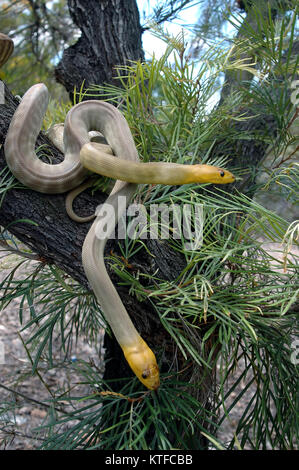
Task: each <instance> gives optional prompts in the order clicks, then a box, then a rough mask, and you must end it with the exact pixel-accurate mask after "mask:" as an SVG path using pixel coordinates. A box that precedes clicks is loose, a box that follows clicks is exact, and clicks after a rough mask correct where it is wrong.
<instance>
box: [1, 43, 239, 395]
mask: <svg viewBox="0 0 299 470" xmlns="http://www.w3.org/2000/svg"><path fill="white" fill-rule="evenodd" d="M1 46H2V53H1V54H0V57H1V58H2V64H3V63H4V62H3V60H4V59H5V61H6V60H7V59H8V57H9V55H10V54H11V53H12V49H11V43H10V40H9V38H8V39H5V38H3V35H2V36H1V37H0V50H1ZM48 99H49V97H48V89H47V87H46V85H45V84H43V83H38V84H35V85H33V86H31V87H30V88H29V90H28V91H27V92H26V93H25V94H24V96H23V98H22V100H21V102H20V104H19V105H18V107H17V109H16V111H15V113H14V115H13V117H12V120H11V122H10V125H9V129H8V132H7V135H6V139H5V143H4V153H5V158H6V162H7V165H8V167H9V168H10V170H11V172H12V173H13V174H14V176H15V177H16V178H17V179H18V180H19V181H20V182H21V183H23V184H24V185H25V186H27V187H29V188H31V189H33V190H35V191H38V192H41V193H48V194H51V193H52V194H54V193H56V194H58V193H66V192H68V191H76V190H77V189H76V188H78V187H79V186H80V185H82V184H84V181H85V180H86V178H87V177H88V175H90V172H93V173H96V174H100V175H103V176H108V177H110V178H113V179H114V180H116V181H115V184H114V186H113V188H112V190H111V192H110V194H109V195H108V197H107V199H106V202H105V204H104V205H102V206H100V208H99V209H98V211H97V213H96V217H95V220H94V221H93V223H92V225H91V227H90V228H89V230H88V233H87V235H86V238H85V240H84V242H83V247H82V264H83V267H84V271H85V274H86V277H87V279H88V282H89V284H90V286H91V288H92V290H93V292H94V294H95V296H96V299H97V301H98V303H99V304H100V307H101V310H102V312H103V314H104V317H105V319H106V321H107V323H108V324H109V325H110V327H111V330H112V332H113V334H114V336H115V338H116V340H117V342H118V343H119V345H120V347H121V349H122V351H123V354H124V356H125V359H126V361H127V363H128V364H129V366H130V367H131V369H132V371H133V372H134V374H135V375H136V376H137V378H138V379H139V380H140V382H142V384H143V385H144V386H145V387H146V388H147V389H149V390H157V389H158V387H159V386H160V373H159V367H158V363H157V360H156V356H155V354H154V352H153V351H152V350H151V349H150V347H149V346H148V344H147V343H146V342H145V341H144V339H143V338H142V337H141V336H140V334H139V333H138V331H137V330H136V328H135V326H134V325H133V322H132V320H131V319H130V317H129V315H128V313H127V311H126V308H125V306H124V305H123V302H122V301H121V299H120V297H119V295H118V293H117V290H116V288H115V287H114V285H113V283H112V281H111V279H110V276H109V275H108V272H107V269H106V266H105V262H104V249H105V246H106V242H107V240H108V238H109V236H110V235H111V233H112V231H113V230H114V227H115V225H116V224H117V223H118V221H119V219H120V217H121V215H122V214H123V213H124V211H125V210H126V207H127V206H128V204H129V203H130V201H131V200H132V198H133V196H134V193H135V192H136V188H137V186H138V184H163V185H182V184H189V183H216V184H226V183H232V182H233V181H234V180H235V177H234V175H233V174H232V173H231V172H230V171H228V170H225V169H223V168H219V167H217V166H214V165H207V164H194V165H189V164H179V163H172V162H163V161H161V162H147V163H144V162H141V161H140V159H139V155H138V152H137V149H136V146H135V142H134V139H133V136H132V133H131V130H130V127H129V125H128V122H127V121H126V119H125V117H124V115H123V114H122V113H121V112H120V110H119V109H117V108H116V107H115V106H113V105H111V104H109V103H107V102H105V101H100V100H89V101H82V102H80V103H78V104H76V105H75V106H73V107H72V108H71V109H70V111H69V112H68V113H67V116H66V119H65V122H64V128H63V147H64V160H63V161H62V162H61V163H58V164H55V165H51V164H49V163H44V162H43V161H41V160H40V159H39V158H38V157H37V155H36V151H35V144H36V139H37V136H38V134H39V132H40V129H41V126H42V122H43V118H44V114H45V112H46V110H47V106H48ZM90 131H97V132H100V133H101V134H102V135H103V136H104V138H105V139H106V142H107V145H103V144H101V143H99V142H92V141H91V140H90V134H89V133H90ZM101 207H102V209H101ZM105 207H110V208H112V209H113V211H114V214H116V217H115V220H113V223H111V224H110V226H109V228H107V220H106V218H105ZM108 225H109V224H108ZM99 234H104V235H103V236H99Z"/></svg>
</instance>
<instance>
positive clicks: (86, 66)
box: [55, 0, 144, 98]
mask: <svg viewBox="0 0 299 470" xmlns="http://www.w3.org/2000/svg"><path fill="white" fill-rule="evenodd" d="M68 5H69V11H70V14H71V17H72V19H73V21H74V23H75V24H76V25H77V26H78V27H79V28H80V30H81V32H82V34H81V37H80V38H79V39H78V40H77V42H76V43H75V44H74V45H72V46H70V47H69V48H68V49H66V50H65V51H64V53H63V57H62V60H61V61H60V62H59V64H58V65H57V67H56V69H55V77H56V80H57V81H58V82H59V83H61V84H62V85H64V86H65V88H66V90H67V91H68V92H69V94H70V96H71V98H72V94H73V91H74V87H76V89H77V90H78V89H80V88H81V85H82V83H83V82H84V88H87V87H88V86H89V85H92V84H103V83H114V84H115V79H114V78H115V77H116V76H117V71H116V68H115V67H116V66H117V65H125V64H127V63H128V61H136V60H139V59H141V60H142V59H143V57H144V56H143V50H142V42H141V34H142V30H141V26H140V22H139V12H138V9H137V5H136V1H135V0H109V1H108V0H100V1H99V0H88V1H86V0H84V1H82V0H68Z"/></svg>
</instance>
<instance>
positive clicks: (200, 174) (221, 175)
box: [186, 165, 236, 184]
mask: <svg viewBox="0 0 299 470" xmlns="http://www.w3.org/2000/svg"><path fill="white" fill-rule="evenodd" d="M190 168H191V170H192V171H191V172H190V176H188V178H187V179H188V181H186V182H187V183H212V184H227V183H233V182H234V181H235V179H236V178H235V176H234V175H233V174H232V173H231V172H230V171H228V170H224V169H223V168H219V167H218V166H214V165H191V166H190Z"/></svg>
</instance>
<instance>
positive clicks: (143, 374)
mask: <svg viewBox="0 0 299 470" xmlns="http://www.w3.org/2000/svg"><path fill="white" fill-rule="evenodd" d="M148 376H149V373H148V372H146V371H145V372H142V375H141V377H142V378H143V379H147V378H148Z"/></svg>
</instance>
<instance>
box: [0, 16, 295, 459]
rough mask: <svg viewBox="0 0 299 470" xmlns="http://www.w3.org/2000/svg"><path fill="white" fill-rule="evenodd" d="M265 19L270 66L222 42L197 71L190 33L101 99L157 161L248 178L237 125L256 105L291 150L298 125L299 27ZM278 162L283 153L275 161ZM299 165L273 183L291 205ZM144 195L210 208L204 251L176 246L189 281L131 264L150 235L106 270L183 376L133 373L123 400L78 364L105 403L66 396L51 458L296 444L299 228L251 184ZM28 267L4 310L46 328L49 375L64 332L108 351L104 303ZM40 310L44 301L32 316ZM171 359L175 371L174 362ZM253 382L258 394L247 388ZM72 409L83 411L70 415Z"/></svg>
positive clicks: (129, 243)
mask: <svg viewBox="0 0 299 470" xmlns="http://www.w3.org/2000/svg"><path fill="white" fill-rule="evenodd" d="M263 22H266V24H263V28H260V29H259V28H257V31H251V30H250V31H249V33H248V34H249V35H252V36H253V37H254V40H253V41H252V43H254V45H255V46H254V47H256V46H257V45H261V44H262V45H263V47H260V50H259V68H258V69H257V68H256V67H255V66H254V65H253V64H251V65H249V64H248V61H244V60H240V59H238V58H236V56H235V51H236V49H237V47H238V45H234V46H233V47H234V49H231V51H230V55H229V57H228V56H227V54H226V53H224V52H223V50H222V48H221V46H215V47H214V48H212V49H209V50H208V51H206V52H205V54H203V55H202V56H201V58H200V61H199V63H198V64H191V63H190V56H189V55H188V52H187V48H186V44H185V42H184V36H183V35H180V36H178V37H176V38H172V39H171V41H169V39H170V38H169V36H167V35H165V40H166V41H167V43H169V42H170V44H169V46H168V48H167V50H166V52H165V54H164V56H163V57H162V58H161V59H159V60H157V59H155V58H153V60H152V61H151V62H148V63H132V64H130V65H129V66H128V67H126V68H125V71H126V74H125V75H124V74H123V72H124V69H123V68H122V70H121V72H122V73H121V74H120V76H119V82H118V84H117V85H115V86H109V87H103V86H102V87H96V86H95V87H93V88H92V89H90V90H89V91H88V94H89V95H90V96H96V97H101V98H102V99H105V100H107V101H110V102H113V103H115V104H116V103H117V104H121V107H122V111H123V113H124V114H125V116H126V118H127V120H128V122H129V124H130V127H131V130H132V133H133V136H134V139H135V142H136V146H137V149H138V152H139V155H140V157H141V158H142V160H143V161H159V160H162V159H163V160H165V161H172V162H178V163H182V162H183V163H198V162H204V163H212V164H216V165H221V166H226V167H228V168H229V169H231V170H232V171H233V172H234V173H236V175H237V176H238V179H239V180H240V179H241V177H242V175H243V174H244V168H243V169H242V168H240V167H239V165H238V154H237V151H236V150H235V149H236V143H237V142H238V140H241V139H242V140H246V139H247V140H248V141H250V140H254V139H255V138H256V137H257V134H256V133H251V132H250V131H246V130H244V132H243V133H242V135H240V132H239V131H238V130H237V129H236V128H235V123H236V122H237V123H239V122H242V121H245V120H246V119H247V118H249V116H250V114H249V113H247V111H244V104H246V107H247V108H248V109H249V110H250V111H252V114H253V115H254V113H255V112H256V113H257V112H258V110H259V109H260V105H261V104H262V105H263V106H265V109H266V113H267V114H268V115H271V116H274V117H275V123H276V130H277V132H276V135H275V145H276V146H277V147H278V148H282V147H286V146H288V145H289V144H290V143H292V144H293V141H291V140H290V139H289V138H288V124H289V123H290V121H291V120H292V118H293V117H294V114H295V110H294V106H292V104H291V103H290V100H289V97H288V87H287V86H286V85H285V84H284V83H283V80H282V79H281V77H282V76H283V79H289V77H292V78H293V77H294V75H295V69H296V67H297V62H296V60H293V57H292V55H291V54H289V55H287V62H286V61H285V60H284V57H285V56H284V54H283V51H285V50H286V47H285V45H284V44H285V41H286V39H288V47H289V48H290V50H291V47H292V41H293V39H294V35H293V33H292V31H294V28H295V26H294V23H292V24H291V27H290V28H288V27H287V26H286V24H287V23H283V22H280V26H281V31H282V32H281V34H280V35H278V36H277V35H276V33H275V32H276V31H277V24H276V23H275V22H274V21H273V20H272V18H271V17H269V18H268V19H267V18H266V19H263ZM288 24H289V23H288ZM265 31H268V36H267V37H266V38H265V36H264V33H265ZM274 33H275V34H274ZM275 54H276V55H275ZM274 56H275V57H274ZM170 57H171V58H172V63H170ZM271 57H273V61H272V63H271V60H270V59H271ZM230 58H232V60H229V59H230ZM274 59H275V60H274ZM273 64H274V65H273ZM195 65H196V66H195ZM245 69H246V70H247V71H248V70H249V71H250V72H251V73H252V75H254V76H255V83H254V84H252V85H251V86H250V87H247V88H246V89H245V88H244V89H242V88H240V90H239V92H238V93H234V94H232V96H230V97H229V98H228V100H227V102H225V103H224V104H223V105H222V106H221V107H216V106H214V103H213V102H212V101H211V100H212V99H213V98H214V95H215V93H217V91H218V89H219V76H220V75H221V74H222V73H225V72H226V71H227V70H234V71H240V70H241V71H242V70H245ZM270 73H271V74H272V75H273V76H274V78H275V79H276V78H277V77H276V75H277V76H279V80H278V82H277V83H278V85H277V88H275V86H274V83H275V81H270V79H269V77H268V76H267V75H268V74H270ZM283 74H285V75H283ZM118 85H121V86H118ZM272 85H273V86H272ZM78 94H79V95H80V93H78ZM80 98H82V96H81V97H80ZM250 118H251V119H252V115H251V116H250ZM57 120H58V121H60V120H61V117H60V116H59V118H58V119H57ZM258 138H259V139H260V140H261V142H264V143H270V142H271V138H272V137H271V136H270V135H269V134H268V133H267V129H263V130H262V132H260V134H259V135H258ZM215 140H219V141H223V142H224V144H223V149H224V151H223V152H221V153H214V152H213V148H214V145H215ZM227 149H231V150H232V153H230V152H228V151H227ZM234 152H235V153H234ZM279 155H280V154H279V152H277V153H276V154H275V155H274V157H273V158H274V165H275V164H276V163H277V160H279ZM245 170H246V169H245ZM297 170H298V168H297V167H296V165H293V164H291V163H290V165H287V168H286V167H284V168H282V169H281V168H278V169H276V170H275V168H273V169H272V171H269V178H270V179H269V183H270V181H271V182H273V181H277V182H279V183H280V184H281V185H282V186H283V190H284V192H285V194H286V197H290V198H293V197H294V194H295V192H296V185H297V184H298V183H297V181H298V180H297V177H298V174H297ZM254 184H255V182H254ZM249 192H250V191H249ZM136 199H137V200H138V201H140V203H141V204H142V205H143V206H144V207H145V209H146V210H149V209H150V206H151V204H165V205H169V204H175V205H177V206H179V207H183V205H184V204H188V205H189V206H190V207H191V209H192V210H193V211H195V209H196V208H197V207H201V208H202V216H203V220H204V224H203V226H202V229H203V233H202V244H201V245H200V247H198V248H197V249H195V250H194V249H191V248H190V246H189V245H188V243H189V242H190V239H189V238H188V233H183V234H182V236H181V237H180V238H178V239H176V238H170V240H167V241H165V240H163V243H169V245H170V246H171V248H172V249H174V250H177V251H178V252H180V253H181V254H182V255H183V257H184V259H185V267H184V269H183V270H182V272H181V273H180V275H179V276H178V277H177V279H173V280H172V281H166V280H165V279H160V278H159V277H158V275H157V274H154V275H153V274H152V273H151V275H149V274H148V272H146V271H145V270H144V269H142V267H141V268H139V269H137V270H131V269H130V266H131V265H133V266H134V256H135V255H136V253H137V252H138V251H139V250H147V254H149V255H151V252H150V249H149V248H148V247H147V246H146V243H145V242H144V240H143V239H142V238H137V239H131V238H129V237H128V238H127V239H125V240H124V242H123V243H122V244H120V246H119V252H120V254H121V256H118V255H115V254H114V255H111V256H110V257H109V259H108V260H107V262H108V263H109V264H110V267H111V269H112V270H113V271H114V272H115V274H116V275H117V276H118V278H119V283H121V284H122V285H125V286H127V287H128V288H130V293H131V295H132V296H134V297H136V299H137V300H138V301H140V302H142V301H143V300H145V299H148V300H149V301H150V302H151V303H152V306H153V309H155V311H156V313H157V317H158V318H159V320H160V322H161V328H164V329H165V330H166V332H167V333H168V334H169V336H170V337H171V338H172V340H173V341H174V344H175V347H176V348H177V349H178V350H179V351H180V353H181V357H182V361H181V363H180V364H178V362H177V361H176V360H175V359H174V361H173V364H172V365H171V366H170V367H169V370H166V371H163V373H162V374H161V375H162V380H161V388H160V389H159V392H158V393H157V394H156V393H154V392H146V393H144V390H142V387H141V385H140V383H139V382H138V381H137V379H132V378H123V379H122V381H123V388H122V389H121V390H120V391H118V393H114V391H113V385H114V384H113V381H111V382H104V381H103V380H102V379H101V378H100V376H99V371H98V370H97V368H96V367H95V366H94V365H92V364H87V363H84V362H80V363H78V365H77V366H76V370H77V372H79V373H80V374H81V376H82V383H84V384H85V385H88V386H89V389H90V393H89V394H88V395H82V396H77V395H76V394H75V393H72V392H73V391H69V390H66V391H65V393H63V394H62V395H61V396H55V397H52V401H51V403H52V405H53V408H51V412H49V416H48V420H47V423H46V424H45V425H44V427H43V429H47V431H48V436H47V439H46V440H45V441H44V442H43V444H42V448H44V449H82V448H84V449H86V448H88V449H90V448H92V449H126V450H127V449H159V450H169V449H201V448H206V446H207V442H209V445H210V447H214V448H217V449H233V448H237V449H243V448H252V449H267V448H269V447H270V448H273V449H292V448H296V445H297V444H296V439H297V437H298V435H297V433H298V429H297V423H296V411H297V410H298V401H297V400H298V397H297V379H298V375H297V365H296V364H295V363H294V361H292V360H291V353H292V347H293V346H292V340H293V335H294V333H295V331H296V328H297V324H296V305H295V302H296V299H297V296H298V287H299V285H298V277H297V276H298V274H297V259H298V257H297V258H296V256H295V255H294V256H290V250H291V248H292V246H295V245H296V244H297V243H298V235H297V233H298V226H297V225H296V224H295V223H292V224H291V225H289V223H288V222H287V221H286V220H284V219H283V218H282V217H280V216H278V215H277V214H275V213H273V212H271V211H270V210H268V209H266V208H265V207H263V206H262V205H260V204H258V203H257V202H255V201H254V200H253V199H251V198H249V197H248V195H246V194H245V193H244V192H243V193H242V192H241V191H240V190H238V189H237V188H234V189H231V188H224V189H218V188H217V189H216V188H215V187H211V186H209V185H205V186H200V187H198V185H197V186H196V185H186V186H184V187H176V188H171V187H162V186H160V185H156V186H155V187H151V186H148V185H144V186H140V187H139V188H138V191H137V193H136ZM150 222H151V220H150V218H149V219H148V223H150ZM146 228H148V226H147V227H146ZM191 229H192V230H193V229H194V225H192V226H191ZM160 230H161V231H162V229H160ZM192 230H191V231H192ZM161 231H160V234H161ZM267 242H271V243H273V242H274V243H276V244H277V245H276V246H278V248H277V252H273V251H272V252H270V251H269V249H268V248H267V246H265V243H267ZM282 243H283V244H284V245H281V244H282ZM124 260H125V261H126V262H125V263H124ZM15 272H16V271H15V270H13V271H12V273H11V274H10V275H9V276H8V277H7V278H6V279H5V280H4V281H3V282H2V285H1V288H2V289H3V292H4V295H3V297H2V304H3V306H5V305H7V304H8V303H9V302H10V301H11V300H13V299H16V298H18V297H19V298H20V308H19V316H20V320H21V323H22V324H23V329H26V330H29V329H32V334H31V336H30V340H29V341H28V344H27V345H26V347H27V348H28V354H30V357H31V355H32V363H33V370H34V371H35V372H38V371H39V367H40V364H41V360H44V361H46V364H48V365H49V366H55V362H54V359H53V357H52V346H51V345H52V342H53V340H54V335H55V334H56V335H57V337H59V338H60V341H61V344H62V348H63V350H64V351H65V353H66V356H68V353H69V351H70V348H71V340H70V338H71V333H72V332H73V331H75V332H76V334H79V333H84V334H86V335H87V337H89V338H90V340H91V341H92V340H93V341H95V339H96V336H97V331H98V328H99V327H100V326H101V324H102V323H101V319H100V316H99V313H98V312H97V307H96V305H95V303H94V300H93V297H92V296H91V294H90V293H87V292H86V291H85V290H84V289H83V288H82V287H80V286H79V285H77V283H75V282H74V281H72V280H71V279H69V278H68V277H67V276H65V275H64V274H63V273H61V271H60V270H58V269H57V268H55V267H46V266H44V265H42V264H41V263H39V264H37V266H36V267H35V269H34V271H33V272H32V273H30V274H29V275H28V276H27V277H26V278H25V279H23V280H21V281H20V280H16V279H14V275H15ZM25 302H26V303H27V304H28V306H29V318H26V319H25V318H24V315H23V308H24V305H25ZM38 307H42V309H41V310H40V311H39V309H38ZM156 353H157V356H158V359H159V360H160V361H161V360H162V357H163V351H159V350H158V351H156ZM237 364H241V365H242V372H241V374H240V376H239V377H238V378H237V379H235V381H233V383H232V382H231V381H230V380H231V374H232V372H233V371H234V370H235V368H236V366H237ZM66 366H68V367H75V366H70V365H69V364H66ZM108 367H109V364H108ZM190 370H192V371H193V374H192V377H191V378H190V375H188V374H189V371H190ZM216 372H217V380H218V385H217V387H216V383H215V374H216ZM241 382H244V384H245V385H244V387H243V388H241V390H240V389H239V387H238V386H239V384H240V383H241ZM247 394H248V395H249V397H250V399H249V402H248V405H247V406H246V407H245V409H244V410H243V413H242V416H241V419H240V420H239V422H238V425H237V428H236V430H235V435H234V437H233V438H231V439H228V440H227V441H226V442H220V441H219V439H218V438H217V431H218V430H219V429H220V426H221V424H222V423H223V422H224V421H225V420H226V419H229V418H230V414H231V413H232V412H233V410H234V408H235V407H236V406H237V404H238V403H239V401H240V400H241V399H242V398H243V397H244V396H245V395H247ZM62 400H63V401H64V402H65V401H67V402H68V403H69V404H70V405H72V407H73V411H71V412H61V408H60V407H59V405H60V403H61V401H62ZM79 405H80V406H79ZM53 410H54V411H53Z"/></svg>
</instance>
